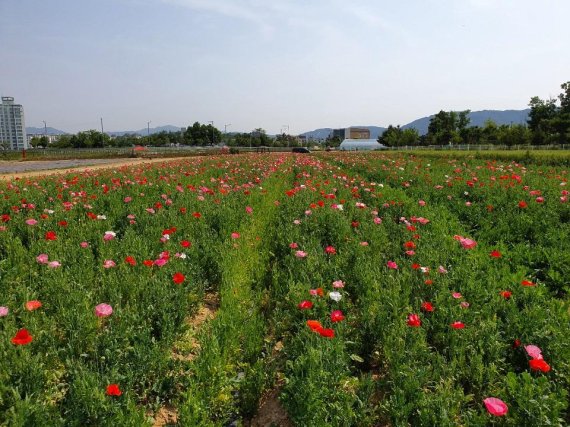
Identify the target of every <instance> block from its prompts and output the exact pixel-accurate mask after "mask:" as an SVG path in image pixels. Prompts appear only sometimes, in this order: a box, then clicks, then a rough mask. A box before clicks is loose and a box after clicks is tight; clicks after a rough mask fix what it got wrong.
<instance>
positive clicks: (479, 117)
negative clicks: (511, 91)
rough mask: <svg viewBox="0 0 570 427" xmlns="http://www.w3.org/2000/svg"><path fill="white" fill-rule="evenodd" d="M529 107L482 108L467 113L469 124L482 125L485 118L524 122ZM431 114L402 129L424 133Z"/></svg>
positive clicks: (505, 122)
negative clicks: (512, 108) (506, 108)
mask: <svg viewBox="0 0 570 427" xmlns="http://www.w3.org/2000/svg"><path fill="white" fill-rule="evenodd" d="M529 112H530V109H526V110H504V111H503V110H483V111H472V112H471V113H469V118H470V119H471V123H469V126H484V125H485V122H486V121H487V120H492V121H494V122H495V123H496V124H497V125H499V126H500V125H509V124H511V123H512V124H521V123H522V124H525V123H526V121H527V119H528V113H529ZM432 117H433V115H431V116H429V117H422V118H421V119H417V120H414V121H413V122H410V123H408V124H406V125H404V126H402V128H403V129H408V128H416V129H417V130H418V132H419V133H420V135H425V134H426V133H427V131H428V126H429V121H430V119H431V118H432Z"/></svg>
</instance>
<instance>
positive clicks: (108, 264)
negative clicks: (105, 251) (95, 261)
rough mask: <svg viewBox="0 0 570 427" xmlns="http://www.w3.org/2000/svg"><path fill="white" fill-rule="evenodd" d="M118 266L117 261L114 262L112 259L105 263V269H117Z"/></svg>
mask: <svg viewBox="0 0 570 427" xmlns="http://www.w3.org/2000/svg"><path fill="white" fill-rule="evenodd" d="M116 265H117V264H115V261H113V260H112V259H106V260H105V261H104V262H103V268H113V267H115V266H116Z"/></svg>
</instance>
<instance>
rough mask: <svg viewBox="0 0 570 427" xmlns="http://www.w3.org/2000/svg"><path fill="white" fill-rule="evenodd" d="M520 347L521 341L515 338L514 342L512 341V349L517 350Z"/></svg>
mask: <svg viewBox="0 0 570 427" xmlns="http://www.w3.org/2000/svg"><path fill="white" fill-rule="evenodd" d="M520 346H521V340H519V339H518V338H517V339H516V340H514V341H513V348H518V347H520Z"/></svg>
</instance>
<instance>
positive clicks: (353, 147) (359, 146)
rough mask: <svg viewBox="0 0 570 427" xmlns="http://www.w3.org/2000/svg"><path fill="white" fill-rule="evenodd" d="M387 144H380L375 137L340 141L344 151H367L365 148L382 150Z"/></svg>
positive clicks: (341, 148)
mask: <svg viewBox="0 0 570 427" xmlns="http://www.w3.org/2000/svg"><path fill="white" fill-rule="evenodd" d="M385 148H386V146H385V145H382V144H380V143H379V142H378V141H376V140H375V139H345V140H344V141H342V142H341V143H340V147H339V149H340V150H344V151H360V150H362V151H365V150H382V149H385Z"/></svg>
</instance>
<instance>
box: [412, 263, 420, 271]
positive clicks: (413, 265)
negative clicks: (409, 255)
mask: <svg viewBox="0 0 570 427" xmlns="http://www.w3.org/2000/svg"><path fill="white" fill-rule="evenodd" d="M420 267H421V265H419V264H417V263H414V264H412V268H413V269H414V270H417V269H418V268H420Z"/></svg>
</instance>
